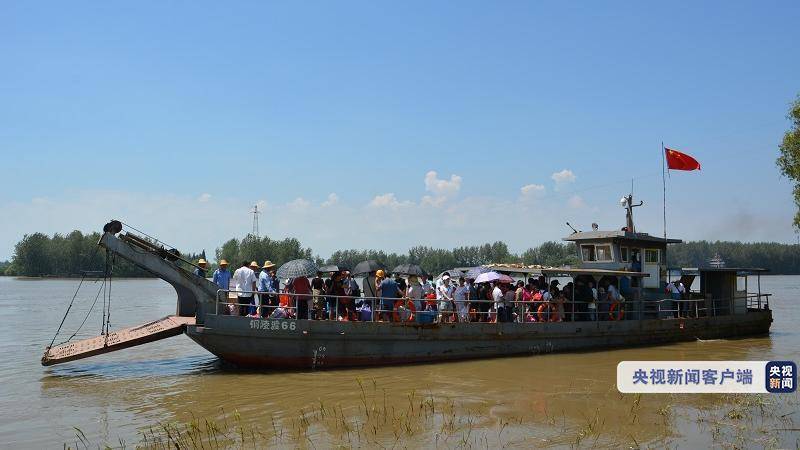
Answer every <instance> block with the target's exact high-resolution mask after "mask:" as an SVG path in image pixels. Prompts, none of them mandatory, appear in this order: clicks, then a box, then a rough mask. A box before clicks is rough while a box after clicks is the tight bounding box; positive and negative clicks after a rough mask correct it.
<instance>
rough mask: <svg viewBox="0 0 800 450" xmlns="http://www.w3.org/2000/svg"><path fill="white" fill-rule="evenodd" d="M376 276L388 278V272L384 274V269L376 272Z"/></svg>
mask: <svg viewBox="0 0 800 450" xmlns="http://www.w3.org/2000/svg"><path fill="white" fill-rule="evenodd" d="M375 276H376V277H378V278H383V277H385V276H386V272H384V271H383V269H378V271H377V272H375Z"/></svg>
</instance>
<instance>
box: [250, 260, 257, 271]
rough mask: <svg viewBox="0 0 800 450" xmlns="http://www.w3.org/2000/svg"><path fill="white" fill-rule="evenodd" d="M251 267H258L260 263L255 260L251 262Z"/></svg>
mask: <svg viewBox="0 0 800 450" xmlns="http://www.w3.org/2000/svg"><path fill="white" fill-rule="evenodd" d="M250 267H251V268H253V269H258V263H257V262H255V261H253V262H251V263H250Z"/></svg>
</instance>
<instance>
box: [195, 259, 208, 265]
mask: <svg viewBox="0 0 800 450" xmlns="http://www.w3.org/2000/svg"><path fill="white" fill-rule="evenodd" d="M202 264H208V261H206V260H205V259H203V258H200V260H199V261H197V265H198V266H199V265H202Z"/></svg>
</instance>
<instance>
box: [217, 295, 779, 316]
mask: <svg viewBox="0 0 800 450" xmlns="http://www.w3.org/2000/svg"><path fill="white" fill-rule="evenodd" d="M242 294H244V297H240V295H242ZM250 296H252V298H253V302H252V303H250V302H249V301H248V302H247V303H245V302H241V301H239V300H241V299H242V298H249V297H250ZM770 296H771V294H747V295H746V296H738V297H732V298H692V299H671V298H664V299H656V300H647V299H642V300H630V299H628V300H623V301H613V302H612V301H607V300H599V301H596V302H589V301H581V300H566V301H564V302H563V303H560V302H557V301H550V302H543V301H538V302H537V301H504V302H502V303H500V304H501V305H503V308H504V310H503V311H502V312H501V314H500V315H499V317H498V310H497V309H496V308H495V302H494V301H493V300H482V299H479V300H468V301H466V302H463V303H465V304H466V305H467V306H466V311H465V309H464V308H459V305H458V304H459V303H461V302H460V301H452V300H446V301H445V300H441V299H437V300H434V299H424V298H423V299H410V298H384V297H353V296H337V295H327V294H295V293H285V292H260V291H234V290H226V289H220V290H218V291H217V301H216V302H215V308H214V311H213V312H212V313H211V314H216V315H233V316H244V317H250V318H263V319H267V318H271V319H288V320H298V319H306V320H309V319H310V320H325V319H330V318H332V320H338V321H362V322H390V321H394V322H418V323H434V322H438V323H448V322H483V323H487V322H498V321H499V322H517V323H538V322H561V321H573V322H597V321H617V320H642V319H678V318H683V319H694V318H703V317H715V316H725V315H732V314H746V313H747V312H750V311H758V310H765V309H769V297H770ZM300 302H307V303H306V304H305V306H301V305H300ZM315 302H316V304H315ZM409 302H410V303H409ZM412 305H413V306H412ZM591 305H594V306H595V309H592V307H591ZM298 311H302V312H303V314H304V317H298ZM459 312H461V314H459ZM415 316H416V318H415ZM421 317H425V318H426V319H427V320H421V319H420V318H421Z"/></svg>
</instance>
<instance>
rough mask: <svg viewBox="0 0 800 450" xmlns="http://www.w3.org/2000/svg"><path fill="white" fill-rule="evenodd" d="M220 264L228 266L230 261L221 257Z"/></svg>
mask: <svg viewBox="0 0 800 450" xmlns="http://www.w3.org/2000/svg"><path fill="white" fill-rule="evenodd" d="M219 265H220V266H227V265H228V261H225V260H224V259H220V260H219Z"/></svg>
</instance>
